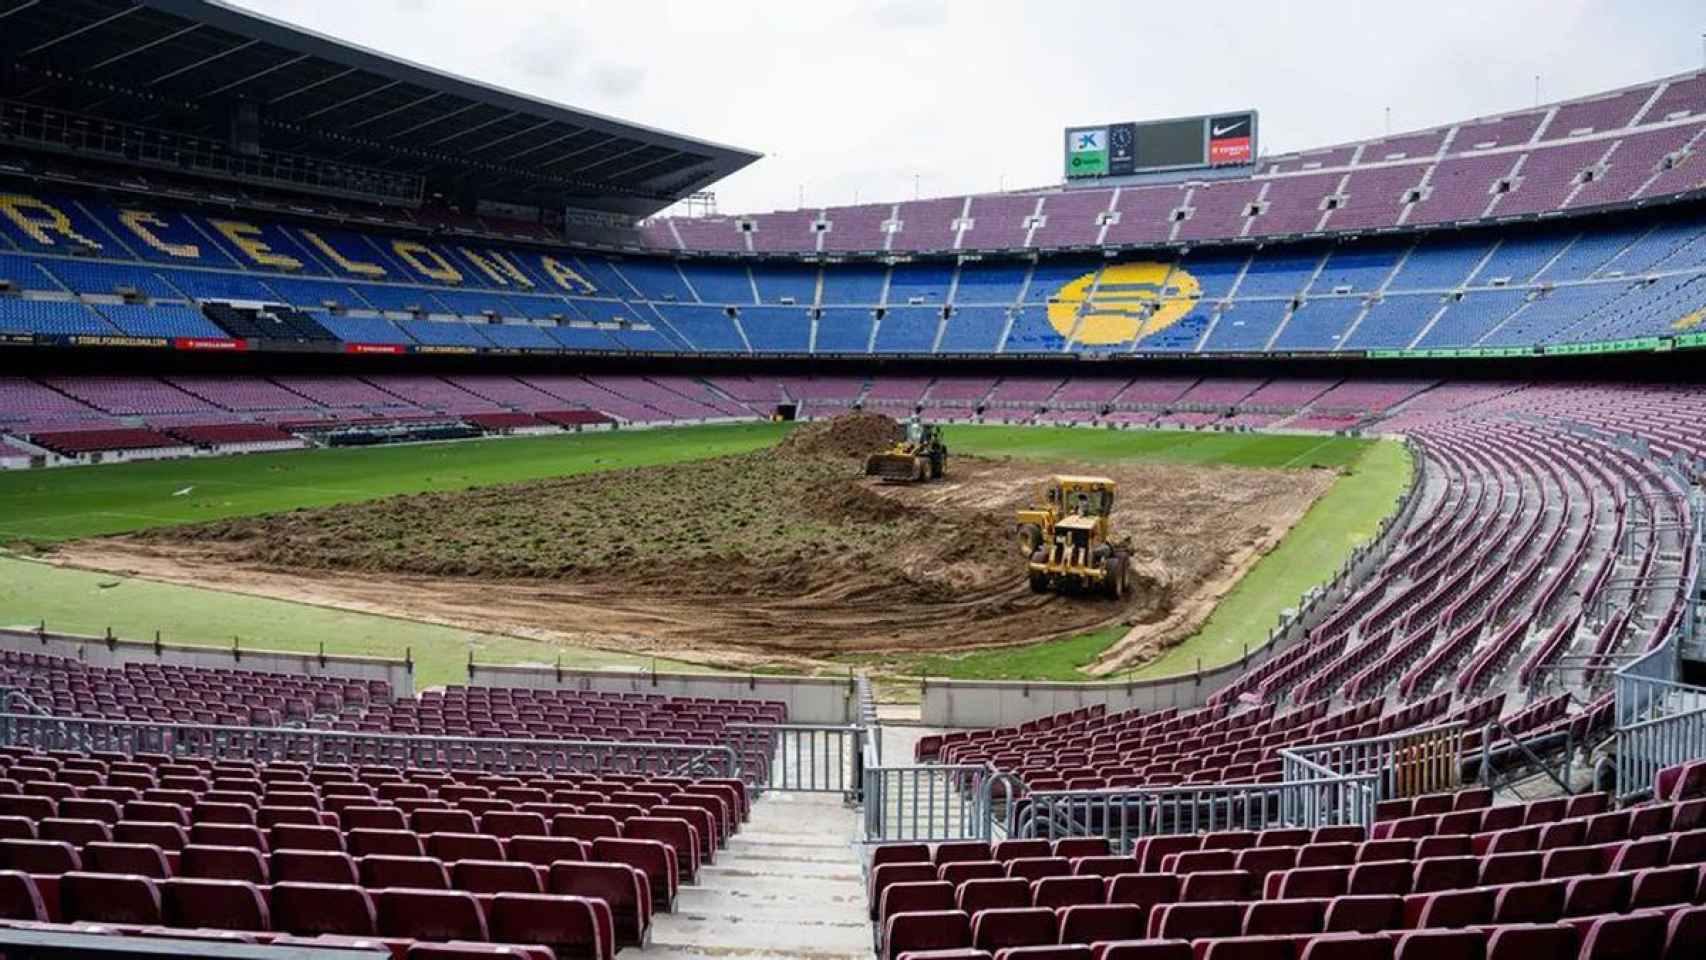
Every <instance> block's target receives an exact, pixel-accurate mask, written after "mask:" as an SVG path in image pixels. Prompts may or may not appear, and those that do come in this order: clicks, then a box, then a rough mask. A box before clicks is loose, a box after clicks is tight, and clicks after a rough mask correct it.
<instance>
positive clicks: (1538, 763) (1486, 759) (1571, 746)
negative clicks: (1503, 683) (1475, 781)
mask: <svg viewBox="0 0 1706 960" xmlns="http://www.w3.org/2000/svg"><path fill="white" fill-rule="evenodd" d="M1494 731H1498V732H1499V733H1501V734H1503V736H1504V738H1505V740H1504V741H1501V743H1503V742H1508V743H1510V744H1511V746H1509V747H1506V748H1505V749H1504V750H1503V751H1502V752H1504V753H1509V752H1510V751H1511V750H1513V749H1514V750H1516V751H1517V752H1519V753H1521V754H1522V755H1523V758H1524V759H1526V760H1527V761H1528V763H1529V766H1530V767H1532V768H1535V769H1538V770H1539V771H1540V772H1541V773H1544V774H1546V776H1547V777H1548V778H1549V779H1551V781H1552V782H1553V783H1555V784H1557V785H1558V789H1560V790H1562V791H1564V795H1565V796H1574V795H1575V792H1576V791H1575V788H1573V787H1571V786H1570V776H1569V764H1570V755H1571V754H1572V753H1574V752H1575V737H1574V736H1573V735H1572V734H1571V732H1570V728H1569V727H1567V726H1566V727H1565V728H1564V729H1562V730H1554V731H1552V732H1551V733H1543V734H1541V735H1539V736H1536V737H1531V738H1530V739H1529V740H1524V739H1523V738H1522V735H1521V733H1518V732H1513V731H1512V730H1511V729H1510V728H1509V727H1507V726H1505V725H1504V724H1503V723H1500V722H1499V721H1497V720H1489V721H1488V722H1487V724H1486V725H1485V726H1484V727H1482V728H1481V770H1480V773H1481V784H1482V785H1483V786H1492V785H1493V756H1494V753H1495V751H1494V750H1493V733H1494ZM1559 738H1562V739H1563V741H1564V776H1562V777H1560V776H1558V774H1556V773H1554V772H1553V770H1552V766H1551V764H1548V763H1546V762H1545V761H1544V760H1542V759H1540V755H1539V754H1537V753H1535V752H1534V750H1533V748H1532V747H1530V746H1529V742H1530V740H1532V741H1533V742H1534V743H1541V742H1543V741H1544V742H1546V743H1547V744H1548V745H1551V744H1552V743H1554V742H1556V741H1557V740H1558V739H1559Z"/></svg>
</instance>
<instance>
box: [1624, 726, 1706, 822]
mask: <svg viewBox="0 0 1706 960" xmlns="http://www.w3.org/2000/svg"><path fill="white" fill-rule="evenodd" d="M1701 757H1706V707H1701V708H1697V709H1694V710H1689V711H1687V712H1685V713H1677V714H1673V715H1671V716H1666V717H1656V718H1654V719H1652V720H1644V721H1642V722H1640V723H1633V724H1630V725H1628V726H1626V727H1618V728H1617V757H1616V764H1617V768H1616V769H1617V795H1618V798H1619V799H1621V800H1633V799H1638V798H1639V797H1641V796H1643V795H1645V794H1646V793H1648V792H1649V791H1650V790H1651V789H1652V785H1653V779H1654V777H1655V776H1656V775H1657V774H1658V772H1659V771H1660V770H1663V769H1664V768H1665V767H1670V766H1675V765H1676V764H1679V763H1683V762H1685V761H1688V760H1698V759H1700V758H1701Z"/></svg>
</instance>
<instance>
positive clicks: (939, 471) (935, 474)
mask: <svg viewBox="0 0 1706 960" xmlns="http://www.w3.org/2000/svg"><path fill="white" fill-rule="evenodd" d="M946 466H947V465H946V464H945V463H944V462H943V458H942V457H941V456H940V455H938V456H934V457H931V458H930V479H932V480H940V479H942V475H943V474H944V473H946V472H947V470H946Z"/></svg>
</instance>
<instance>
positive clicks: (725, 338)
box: [657, 304, 746, 353]
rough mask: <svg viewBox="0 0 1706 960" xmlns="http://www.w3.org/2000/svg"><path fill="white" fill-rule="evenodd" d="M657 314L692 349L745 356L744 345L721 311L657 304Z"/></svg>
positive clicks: (720, 309) (720, 308) (717, 309)
mask: <svg viewBox="0 0 1706 960" xmlns="http://www.w3.org/2000/svg"><path fill="white" fill-rule="evenodd" d="M657 311H658V313H660V314H662V315H663V318H664V319H665V320H667V321H668V322H669V325H670V326H672V327H674V328H675V329H676V331H677V332H679V333H680V334H681V335H682V336H683V337H686V338H687V341H688V342H689V343H691V344H692V345H693V346H694V347H695V348H696V349H699V350H705V351H714V352H719V353H745V352H746V342H745V341H744V340H742V339H741V336H740V333H739V332H738V331H737V330H735V326H734V322H733V321H732V320H730V319H729V317H728V315H727V314H725V313H724V312H723V308H722V307H707V306H680V305H672V304H660V305H658V306H657Z"/></svg>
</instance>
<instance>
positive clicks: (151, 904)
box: [59, 871, 161, 925]
mask: <svg viewBox="0 0 1706 960" xmlns="http://www.w3.org/2000/svg"><path fill="white" fill-rule="evenodd" d="M59 910H60V913H61V915H62V916H63V918H64V919H65V921H66V922H68V923H76V922H80V921H81V922H86V923H127V924H141V925H150V924H157V923H160V922H161V912H160V888H159V887H158V886H157V885H156V884H155V883H154V881H152V880H150V879H148V878H147V877H136V876H127V875H123V874H106V873H83V872H80V871H73V872H71V873H67V874H65V875H64V876H62V877H60V878H59Z"/></svg>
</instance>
